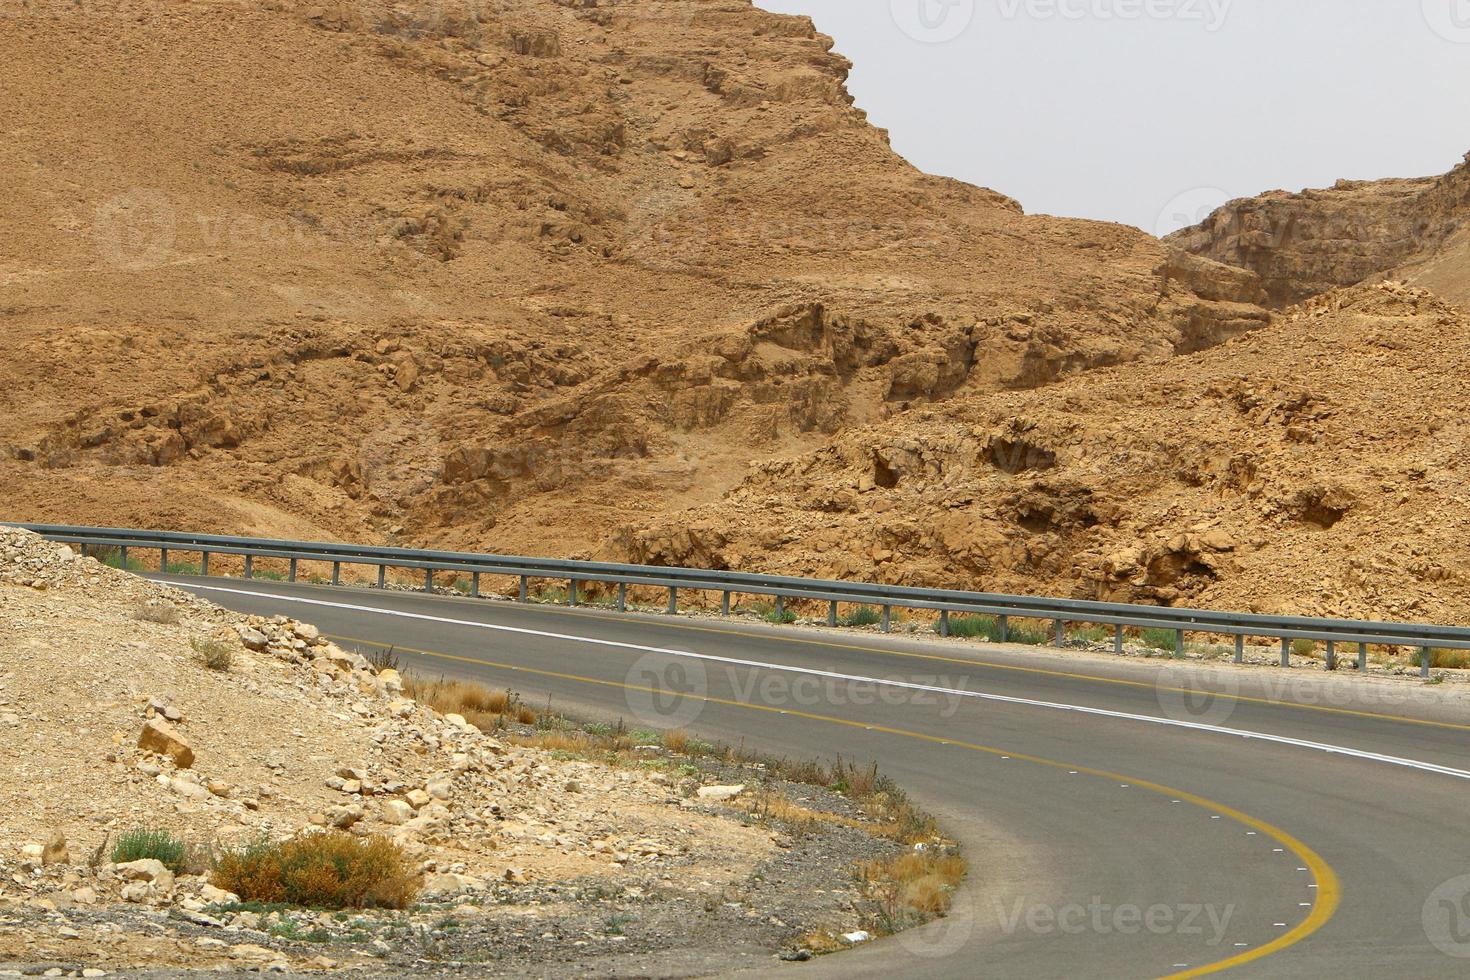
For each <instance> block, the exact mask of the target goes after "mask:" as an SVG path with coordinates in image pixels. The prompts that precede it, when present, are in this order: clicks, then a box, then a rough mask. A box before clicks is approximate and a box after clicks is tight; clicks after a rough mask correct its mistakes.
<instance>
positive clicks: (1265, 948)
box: [332, 636, 1342, 980]
mask: <svg viewBox="0 0 1470 980" xmlns="http://www.w3.org/2000/svg"><path fill="white" fill-rule="evenodd" d="M332 639H334V640H338V641H341V642H345V643H362V644H366V645H368V646H375V647H384V646H388V645H389V644H385V643H380V642H378V641H376V640H364V639H359V638H356V637H351V636H333V637H332ZM393 646H394V648H395V649H397V650H405V651H408V652H409V653H417V654H421V655H423V656H426V657H436V658H438V659H441V660H451V661H456V662H459V663H466V664H474V665H476V666H479V667H490V668H492V669H495V670H507V671H512V672H515V673H524V674H533V675H536V676H538V677H553V678H556V679H558V680H565V681H575V682H577V683H582V684H596V685H598V686H601V687H614V688H620V689H622V690H625V691H643V692H646V693H649V694H668V693H669V692H668V691H664V690H662V689H659V688H652V687H644V686H641V685H638V684H624V683H621V682H619V681H608V680H602V679H600V678H596V677H583V676H582V675H580V674H567V673H562V672H560V671H554V670H541V669H539V668H536V667H524V666H520V665H518V664H504V663H497V662H495V661H490V660H480V659H477V658H474V657H461V656H458V655H456V654H452V653H442V652H440V651H438V650H424V649H420V648H417V647H408V646H398V645H397V644H393ZM682 696H683V697H691V698H694V699H695V700H698V701H704V702H707V703H712V704H723V705H728V706H730V707H735V708H746V709H749V710H751V711H764V712H767V713H770V714H781V715H790V716H793V717H797V718H805V719H807V720H809V721H821V722H826V723H828V724H833V725H842V726H844V727H847V728H858V729H862V730H864V731H873V732H882V733H883V734H885V735H897V736H900V737H903V738H912V739H917V740H919V741H922V742H929V743H932V744H936V745H953V746H957V747H959V748H963V749H969V750H971V751H973V752H982V753H984V754H986V755H992V756H1008V757H1009V758H1011V759H1017V760H1020V761H1022V762H1030V763H1034V764H1035V765H1039V766H1046V767H1048V768H1051V769H1063V770H1066V771H1068V772H1079V773H1085V774H1087V775H1089V776H1097V777H1099V778H1101V779H1109V780H1113V781H1114V782H1120V783H1127V784H1129V785H1130V786H1137V787H1139V788H1141V789H1146V790H1150V791H1151V792H1154V793H1158V794H1160V795H1163V796H1167V797H1169V798H1170V799H1177V800H1183V801H1185V802H1187V803H1192V804H1194V805H1195V806H1198V807H1201V808H1203V809H1206V810H1210V811H1211V812H1213V813H1218V814H1220V815H1221V816H1225V817H1229V818H1230V819H1232V820H1234V821H1236V822H1237V823H1241V824H1244V825H1245V826H1247V827H1250V828H1252V829H1254V830H1256V831H1258V832H1260V833H1262V834H1265V835H1266V836H1267V837H1270V838H1272V839H1273V840H1275V841H1276V842H1277V843H1278V844H1281V845H1282V846H1283V847H1285V848H1286V849H1287V850H1289V851H1291V852H1292V853H1293V854H1295V855H1296V856H1297V857H1299V858H1301V860H1302V863H1303V864H1305V865H1306V866H1307V868H1308V869H1309V870H1310V871H1311V873H1312V877H1313V878H1315V879H1316V883H1317V889H1316V891H1317V898H1316V901H1315V902H1314V903H1313V905H1312V911H1311V913H1310V914H1309V915H1308V916H1307V917H1306V918H1305V919H1303V920H1302V921H1301V922H1300V923H1298V924H1297V926H1296V927H1295V928H1293V929H1291V930H1290V931H1288V932H1285V933H1283V934H1282V935H1280V936H1278V937H1276V938H1275V939H1273V940H1271V941H1270V942H1268V943H1265V944H1263V945H1261V946H1257V947H1256V948H1254V949H1251V950H1247V951H1246V952H1244V953H1238V954H1236V955H1235V956H1231V957H1229V958H1228V959H1224V960H1220V961H1219V962H1217V963H1211V964H1208V965H1205V966H1200V967H1195V968H1193V969H1189V970H1185V971H1183V972H1182V973H1175V974H1171V975H1169V976H1168V977H1166V978H1164V980H1186V978H1189V977H1202V976H1207V975H1209V974H1212V973H1220V972H1223V971H1225V970H1230V969H1234V968H1235V967H1237V966H1243V965H1245V964H1246V963H1251V962H1254V961H1255V960H1258V959H1261V958H1262V957H1266V956H1270V955H1271V954H1273V953H1277V952H1280V951H1281V950H1284V949H1286V948H1288V947H1290V946H1294V945H1296V944H1297V943H1299V942H1301V941H1302V940H1303V939H1306V938H1307V937H1308V936H1310V935H1311V934H1312V933H1314V932H1316V931H1317V930H1318V929H1321V928H1322V927H1323V926H1324V925H1326V924H1327V922H1328V920H1329V919H1331V918H1332V916H1333V914H1334V913H1335V912H1336V911H1337V907H1338V904H1339V903H1340V902H1341V900H1342V885H1341V883H1340V881H1339V880H1338V877H1337V872H1335V871H1334V870H1333V869H1332V866H1331V865H1330V864H1328V863H1327V861H1326V859H1324V858H1323V857H1322V856H1321V855H1320V854H1318V853H1317V852H1316V851H1314V850H1312V849H1311V848H1310V847H1308V846H1307V845H1306V844H1304V843H1303V842H1302V841H1300V840H1298V839H1297V838H1295V837H1293V836H1292V835H1291V834H1289V833H1287V832H1286V831H1284V830H1282V829H1281V828H1279V827H1276V826H1274V825H1272V824H1269V823H1266V822H1265V821H1264V820H1259V819H1257V818H1255V817H1252V816H1250V815H1249V814H1247V813H1242V812H1241V811H1239V810H1236V809H1234V808H1233V807H1228V806H1225V805H1223V804H1220V803H1216V802H1214V801H1213V800H1210V799H1207V798H1205V797H1203V796H1199V795H1197V794H1194V793H1189V792H1186V791H1185V790H1180V789H1175V788H1173V787H1171V786H1165V785H1163V784H1162V783H1155V782H1150V781H1148V780H1143V779H1136V778H1134V777H1132V776H1125V775H1123V774H1121V773H1116V772H1110V771H1108V770H1106V769H1093V768H1090V767H1087V766H1076V765H1070V764H1068V763H1065V762H1058V761H1056V760H1054V759H1047V758H1044V757H1042V756H1036V755H1027V754H1025V753H1020V752H1010V751H1007V750H1005V749H997V748H993V747H991V746H988V745H979V744H977V743H974V742H965V741H959V740H956V739H951V738H941V737H940V736H938V735H926V734H924V733H923V732H913V731H909V730H907V729H903V728H890V727H888V726H886V725H868V724H865V723H863V722H860V721H851V720H849V719H846V718H834V717H832V716H831V715H819V714H814V713H812V712H807V711H798V710H795V709H789V708H775V707H772V706H770V705H765V704H749V703H747V702H744V701H733V700H730V699H728V698H717V697H711V696H708V695H693V694H687V695H682Z"/></svg>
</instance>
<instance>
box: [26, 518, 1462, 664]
mask: <svg viewBox="0 0 1470 980" xmlns="http://www.w3.org/2000/svg"><path fill="white" fill-rule="evenodd" d="M12 526H15V527H23V528H26V529H27V530H31V531H35V532H36V533H38V534H40V535H42V536H43V537H45V538H47V539H49V540H51V541H57V542H64V543H67V544H75V545H80V546H82V547H83V548H84V549H85V548H116V549H118V550H119V552H120V554H121V558H122V562H121V563H122V566H123V567H127V552H128V549H129V548H139V549H145V550H156V551H159V552H160V558H159V565H160V569H161V570H165V571H166V570H167V569H168V567H169V553H170V552H175V551H177V552H186V553H197V554H199V555H200V556H201V566H200V569H201V572H202V574H204V575H208V574H209V556H210V555H212V554H213V555H238V556H242V557H243V558H244V559H245V577H246V578H250V577H252V576H253V574H254V567H253V565H254V560H255V559H257V558H274V559H282V560H285V561H286V562H288V568H289V575H288V578H289V580H290V581H293V582H294V581H295V580H296V571H297V563H298V562H301V561H312V562H330V563H331V565H332V580H331V581H332V584H333V585H340V584H341V580H342V579H341V571H342V566H343V565H369V566H374V567H376V568H377V569H378V587H379V588H383V587H385V585H386V584H387V570H388V569H389V568H398V569H414V570H419V571H423V573H424V588H425V590H432V588H433V584H434V573H435V572H441V571H442V572H456V573H460V574H468V575H469V576H470V582H471V585H470V594H471V595H474V596H478V595H479V594H480V576H481V575H495V576H509V577H515V578H519V580H520V594H519V598H520V600H521V601H523V602H524V601H526V600H527V599H528V596H529V582H530V580H531V579H533V578H535V579H555V580H566V582H567V583H568V588H567V601H568V603H569V604H570V605H574V606H575V605H577V604H578V601H579V596H578V588H579V586H580V585H581V584H582V583H589V582H591V583H600V584H611V585H616V586H617V601H616V606H617V609H618V610H619V611H623V610H625V609H626V608H627V590H628V586H630V585H636V586H650V587H656V588H663V589H667V590H668V611H669V612H671V613H673V612H676V611H677V610H678V593H679V590H680V589H690V590H697V591H703V592H720V593H722V600H721V604H720V607H721V612H722V613H724V614H726V615H728V614H729V612H730V597H731V595H761V596H772V597H774V599H775V602H776V611H777V615H778V617H779V616H780V615H781V613H782V610H783V609H784V603H785V601H786V600H787V599H797V600H808V601H819V602H826V603H827V604H828V606H827V624H828V625H829V626H835V625H837V605H838V603H849V604H859V605H871V606H878V607H880V608H881V610H882V612H881V625H882V629H883V631H884V632H887V631H888V629H889V626H890V623H891V614H892V610H893V608H894V607H898V608H900V609H924V610H931V611H937V612H938V613H939V632H940V633H941V634H945V635H948V633H949V617H950V614H951V613H959V614H969V615H986V616H994V617H996V620H997V626H998V630H999V635H1000V637H1001V639H1002V640H1003V639H1004V638H1005V637H1006V636H1007V635H1008V630H1009V620H1010V618H1011V617H1015V618H1021V619H1043V620H1052V621H1054V624H1055V638H1056V643H1057V645H1058V646H1061V645H1062V644H1063V642H1064V640H1065V631H1066V625H1067V624H1068V623H1085V624H1092V625H1107V626H1112V627H1113V643H1114V649H1115V650H1117V651H1118V652H1122V649H1123V631H1124V629H1125V628H1128V627H1132V628H1139V629H1168V630H1173V631H1174V643H1175V650H1176V651H1177V652H1179V653H1182V652H1183V650H1184V634H1185V633H1186V632H1190V633H1208V634H1216V635H1222V636H1231V637H1234V638H1235V661H1236V663H1241V662H1243V660H1244V647H1245V638H1246V637H1248V636H1257V637H1272V638H1278V639H1279V640H1280V641H1281V665H1282V666H1283V667H1287V666H1290V664H1291V641H1292V640H1298V639H1305V640H1313V641H1325V642H1326V644H1327V661H1328V664H1329V666H1331V667H1335V666H1336V662H1337V644H1339V643H1356V644H1358V651H1357V653H1358V657H1357V668H1358V670H1360V671H1362V670H1366V669H1367V658H1368V654H1367V647H1366V645H1367V644H1374V645H1380V646H1409V647H1418V648H1419V650H1420V667H1421V672H1422V674H1423V675H1424V676H1425V677H1427V676H1429V670H1430V662H1431V659H1432V657H1431V654H1430V650H1431V648H1440V649H1454V650H1470V628H1465V627H1458V626H1426V625H1416V624H1409V623H1387V622H1374V621H1370V620H1348V619H1314V618H1310V617H1305V616H1263V615H1258V614H1252V613H1230V612H1218V611H1214V610H1207V609H1178V608H1173V607H1166V606H1145V605H1132V604H1127V603H1113V602H1093V601H1088V600H1082V599H1049V598H1042V597H1036V596H1010V595H996V594H991V593H985V592H962V591H953V590H946V589H921V588H913V587H908V586H897V585H876V584H872V583H866V582H841V581H827V580H821V579H805V578H792V577H787V576H779V575H755V574H751V573H746V572H730V571H716V570H708V569H695V568H666V567H662V566H656V565H619V564H611V563H607V562H587V561H567V560H563V559H556V558H527V557H516V556H508V555H483V554H473V553H469V552H455V551H429V550H420V549H410V548H379V547H371V546H364V545H347V544H331V543H327V542H313V541H281V540H272V539H267V538H239V537H227V536H223V535H215V534H191V533H186V532H178V531H139V530H130V529H125V528H107V527H71V526H68V525H58V524H15V525H12Z"/></svg>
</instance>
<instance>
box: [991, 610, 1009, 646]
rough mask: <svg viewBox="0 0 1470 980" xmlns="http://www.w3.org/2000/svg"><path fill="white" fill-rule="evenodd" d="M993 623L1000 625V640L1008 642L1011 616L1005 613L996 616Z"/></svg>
mask: <svg viewBox="0 0 1470 980" xmlns="http://www.w3.org/2000/svg"><path fill="white" fill-rule="evenodd" d="M995 625H996V626H998V627H1000V642H1002V643H1009V642H1010V641H1011V617H1009V616H1006V615H1000V616H997V617H996V619H995Z"/></svg>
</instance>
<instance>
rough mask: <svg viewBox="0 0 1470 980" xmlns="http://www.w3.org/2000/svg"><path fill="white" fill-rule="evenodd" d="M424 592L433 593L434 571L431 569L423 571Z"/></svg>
mask: <svg viewBox="0 0 1470 980" xmlns="http://www.w3.org/2000/svg"><path fill="white" fill-rule="evenodd" d="M424 591H425V592H433V591H434V570H433V569H432V568H426V569H424Z"/></svg>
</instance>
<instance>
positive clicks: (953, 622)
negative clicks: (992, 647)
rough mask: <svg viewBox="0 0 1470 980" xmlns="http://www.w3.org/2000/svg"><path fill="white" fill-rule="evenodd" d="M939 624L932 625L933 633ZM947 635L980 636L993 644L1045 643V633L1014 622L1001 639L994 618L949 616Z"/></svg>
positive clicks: (1037, 644) (1038, 644)
mask: <svg viewBox="0 0 1470 980" xmlns="http://www.w3.org/2000/svg"><path fill="white" fill-rule="evenodd" d="M939 628H940V627H939V624H938V623H935V624H934V632H936V633H937V632H939ZM949 633H950V635H951V636H963V637H967V638H971V639H973V638H974V637H977V636H980V637H984V638H985V639H987V640H990V641H991V642H994V643H1001V642H1005V643H1019V644H1023V645H1025V646H1041V645H1042V644H1044V643H1046V631H1045V630H1040V629H1036V628H1034V627H1028V626H1024V625H1021V624H1018V623H1017V622H1016V621H1015V620H1011V621H1010V626H1009V629H1008V630H1007V632H1006V638H1005V639H1004V640H1002V639H1001V635H1000V620H999V619H998V618H996V617H995V616H951V617H949Z"/></svg>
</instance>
